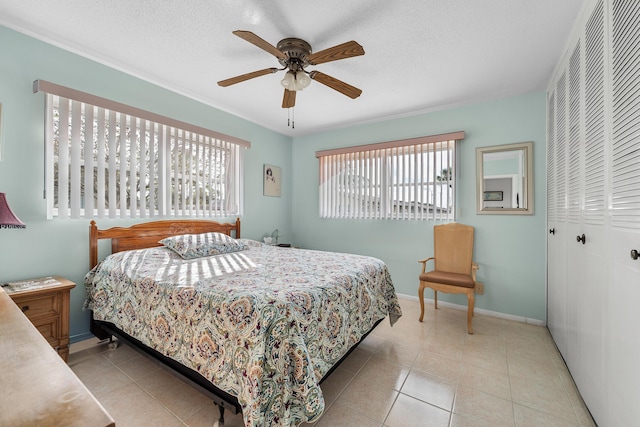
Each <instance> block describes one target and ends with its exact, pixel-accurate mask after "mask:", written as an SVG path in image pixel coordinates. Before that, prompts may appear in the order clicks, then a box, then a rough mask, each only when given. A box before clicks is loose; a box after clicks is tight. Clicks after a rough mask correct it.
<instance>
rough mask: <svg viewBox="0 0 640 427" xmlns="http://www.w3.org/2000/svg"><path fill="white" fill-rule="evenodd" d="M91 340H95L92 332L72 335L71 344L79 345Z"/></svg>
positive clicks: (70, 337)
mask: <svg viewBox="0 0 640 427" xmlns="http://www.w3.org/2000/svg"><path fill="white" fill-rule="evenodd" d="M91 338H95V337H94V336H93V334H92V333H91V332H83V333H81V334H76V335H71V336H69V342H70V343H71V344H74V343H78V342H81V341H86V340H89V339H91Z"/></svg>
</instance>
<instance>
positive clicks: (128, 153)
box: [34, 80, 250, 218]
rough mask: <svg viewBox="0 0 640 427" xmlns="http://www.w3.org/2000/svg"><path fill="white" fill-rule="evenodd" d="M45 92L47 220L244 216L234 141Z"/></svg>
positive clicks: (240, 144) (45, 87) (53, 89)
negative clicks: (57, 218) (55, 218)
mask: <svg viewBox="0 0 640 427" xmlns="http://www.w3.org/2000/svg"><path fill="white" fill-rule="evenodd" d="M35 84H36V85H37V87H36V88H34V91H36V90H37V91H43V92H46V93H47V95H46V112H47V120H46V130H45V137H46V165H47V168H46V185H47V188H46V199H47V206H48V209H47V212H48V217H49V218H52V217H59V218H104V217H108V218H138V217H139V218H145V217H219V216H227V215H241V214H242V210H243V203H242V200H243V198H242V189H243V185H242V181H243V180H242V176H243V173H242V171H243V153H244V149H245V148H248V147H249V146H250V144H249V143H248V142H246V141H242V140H239V139H236V138H233V137H229V136H226V135H222V134H219V133H217V132H214V131H211V130H208V129H203V128H199V127H196V126H193V125H189V124H187V123H183V122H179V121H177V120H173V119H169V118H167V117H163V116H159V115H156V114H153V113H149V112H146V111H143V110H139V109H136V108H133V107H129V106H126V105H123V104H119V103H115V102H113V101H109V100H105V99H103V98H98V97H95V96H92V95H88V94H85V93H82V92H78V91H74V90H72V89H68V88H64V87H62V86H57V85H54V84H52V83H48V82H44V81H42V80H38V81H36V83H35Z"/></svg>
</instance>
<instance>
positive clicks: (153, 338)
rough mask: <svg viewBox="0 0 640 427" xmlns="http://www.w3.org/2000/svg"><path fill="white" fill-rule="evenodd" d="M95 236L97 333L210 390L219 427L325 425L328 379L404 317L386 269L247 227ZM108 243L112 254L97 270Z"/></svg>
mask: <svg viewBox="0 0 640 427" xmlns="http://www.w3.org/2000/svg"><path fill="white" fill-rule="evenodd" d="M212 233H213V234H212ZM89 235H90V245H89V247H90V266H91V270H90V271H89V273H87V275H86V277H85V286H86V288H87V303H86V306H87V308H89V309H91V310H92V325H91V329H92V332H93V333H94V334H95V335H96V336H98V337H99V338H110V337H111V336H116V337H118V338H119V339H123V340H126V341H129V342H130V343H132V344H133V345H134V346H136V347H137V348H138V349H140V350H141V351H143V352H145V354H147V355H149V356H150V357H153V358H154V359H156V360H158V361H160V362H161V363H163V364H164V365H165V366H168V367H169V368H170V369H172V370H173V371H174V372H176V373H178V374H179V375H181V376H183V377H184V378H185V379H186V380H187V381H189V382H191V383H192V384H193V385H194V386H196V387H198V388H201V389H203V390H204V391H205V392H207V393H208V394H209V395H210V396H211V397H212V398H213V400H214V402H215V403H216V404H218V405H219V407H220V409H221V411H220V412H221V419H220V420H219V423H220V424H222V422H223V415H224V412H223V411H224V409H225V408H226V409H228V410H231V411H233V412H234V413H235V412H238V411H241V412H242V415H243V418H244V422H245V425H246V426H263V425H274V426H276V425H282V426H291V425H298V424H300V423H302V422H313V421H315V420H317V419H318V418H319V417H320V416H321V414H322V412H323V411H324V399H323V397H322V390H321V389H320V383H321V382H322V381H323V380H324V378H326V377H327V376H328V375H329V374H330V373H331V372H332V370H333V369H335V367H336V366H337V365H338V364H339V363H340V362H341V361H342V360H343V359H344V358H345V357H346V356H347V355H348V354H349V352H350V351H352V350H353V349H354V348H355V347H356V346H357V344H358V343H359V342H360V341H361V340H362V339H364V337H366V336H367V334H368V333H369V332H371V331H372V330H373V328H375V326H376V325H377V324H378V323H379V322H380V321H382V320H384V319H385V318H387V317H388V318H389V321H390V322H391V324H392V325H393V323H395V321H396V320H397V319H398V318H399V317H400V316H401V315H402V313H401V310H400V306H399V305H398V300H397V297H396V294H395V289H394V287H393V283H392V281H391V277H390V275H389V271H388V269H387V267H386V265H385V264H384V263H383V262H382V261H380V260H378V259H376V258H371V257H366V256H360V255H354V254H339V253H332V252H323V251H313V250H305V249H296V248H282V247H277V246H272V245H266V244H264V243H261V242H258V241H254V240H249V239H242V238H241V237H240V220H239V219H238V220H236V222H235V223H218V222H214V221H204V220H198V221H196V220H176V221H154V222H148V223H143V224H138V225H134V226H132V227H128V228H122V227H115V228H110V229H105V230H100V229H98V228H97V226H96V223H95V222H94V221H92V222H91V225H90V233H89ZM212 236H213V237H212ZM101 239H110V240H111V254H110V255H108V256H107V257H106V258H105V259H103V260H102V261H100V262H98V248H99V246H100V245H99V243H98V241H99V240H101ZM206 239H216V240H215V242H214V243H215V244H214V245H211V244H209V243H211V240H206ZM220 239H221V240H222V241H223V242H224V244H222V245H220V244H219V243H220ZM161 240H162V241H163V243H159V242H160V241H161ZM203 242H209V243H204V244H203ZM227 244H228V245H230V246H233V247H232V248H229V246H227ZM212 248H214V250H211V249H212ZM103 250H104V248H103Z"/></svg>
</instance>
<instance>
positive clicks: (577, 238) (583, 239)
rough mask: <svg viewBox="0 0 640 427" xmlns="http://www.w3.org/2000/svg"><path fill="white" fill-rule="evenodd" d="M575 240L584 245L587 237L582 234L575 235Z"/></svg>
mask: <svg viewBox="0 0 640 427" xmlns="http://www.w3.org/2000/svg"><path fill="white" fill-rule="evenodd" d="M576 240H577V241H578V243H580V242H582V244H583V245H584V244H585V242H586V241H587V238H586V237H585V235H584V234H583V235H582V236H577V237H576Z"/></svg>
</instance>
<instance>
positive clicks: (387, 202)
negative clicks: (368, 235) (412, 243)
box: [316, 132, 464, 221]
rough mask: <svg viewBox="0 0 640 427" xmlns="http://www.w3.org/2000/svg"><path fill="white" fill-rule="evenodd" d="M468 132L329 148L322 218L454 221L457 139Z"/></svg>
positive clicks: (322, 157) (323, 155)
mask: <svg viewBox="0 0 640 427" xmlns="http://www.w3.org/2000/svg"><path fill="white" fill-rule="evenodd" d="M463 138H464V132H455V133H450V134H443V135H434V136H426V137H421V138H414V139H409V140H403V141H393V142H385V143H379V144H370V145H364V146H356V147H347V148H341V149H335V150H325V151H319V152H317V153H316V157H317V158H318V159H319V161H320V188H319V196H320V200H319V205H320V217H321V218H346V219H410V220H441V221H453V220H454V217H455V187H456V186H455V177H456V149H455V148H456V141H458V140H461V139H463Z"/></svg>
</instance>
